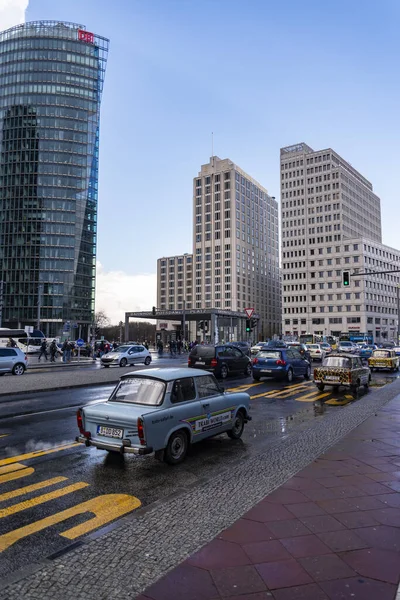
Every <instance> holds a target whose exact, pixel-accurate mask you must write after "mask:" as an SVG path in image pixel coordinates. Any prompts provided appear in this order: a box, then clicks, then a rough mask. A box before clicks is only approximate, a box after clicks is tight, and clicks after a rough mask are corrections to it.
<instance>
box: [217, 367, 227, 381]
mask: <svg viewBox="0 0 400 600" xmlns="http://www.w3.org/2000/svg"><path fill="white" fill-rule="evenodd" d="M219 373H220V376H221V379H226V378H227V377H228V367H227V366H226V365H222V367H221V369H220V372H219Z"/></svg>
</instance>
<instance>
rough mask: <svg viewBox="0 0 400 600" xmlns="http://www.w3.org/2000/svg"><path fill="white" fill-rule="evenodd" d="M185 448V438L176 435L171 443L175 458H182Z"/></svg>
mask: <svg viewBox="0 0 400 600" xmlns="http://www.w3.org/2000/svg"><path fill="white" fill-rule="evenodd" d="M184 449H185V445H184V443H183V440H182V439H181V438H180V437H176V438H175V439H174V441H173V442H172V444H171V454H172V456H173V457H174V458H180V457H181V456H182V454H183V451H184Z"/></svg>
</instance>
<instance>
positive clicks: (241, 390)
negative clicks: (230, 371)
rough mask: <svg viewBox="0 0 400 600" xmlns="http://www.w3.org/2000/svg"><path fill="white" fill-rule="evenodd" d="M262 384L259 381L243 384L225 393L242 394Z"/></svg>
mask: <svg viewBox="0 0 400 600" xmlns="http://www.w3.org/2000/svg"><path fill="white" fill-rule="evenodd" d="M263 383H264V382H263V381H261V382H259V383H244V384H243V385H238V386H237V387H234V388H228V389H227V392H239V391H240V392H243V391H245V390H249V389H250V388H252V387H255V386H256V385H262V384H263Z"/></svg>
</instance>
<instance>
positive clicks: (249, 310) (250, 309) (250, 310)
mask: <svg viewBox="0 0 400 600" xmlns="http://www.w3.org/2000/svg"><path fill="white" fill-rule="evenodd" d="M244 312H245V313H246V315H247V318H248V319H251V317H252V316H253V314H254V308H245V309H244Z"/></svg>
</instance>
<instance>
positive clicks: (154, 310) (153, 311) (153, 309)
mask: <svg viewBox="0 0 400 600" xmlns="http://www.w3.org/2000/svg"><path fill="white" fill-rule="evenodd" d="M151 312H152V315H153V317H155V316H156V307H155V306H153V308H152V310H151Z"/></svg>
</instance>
